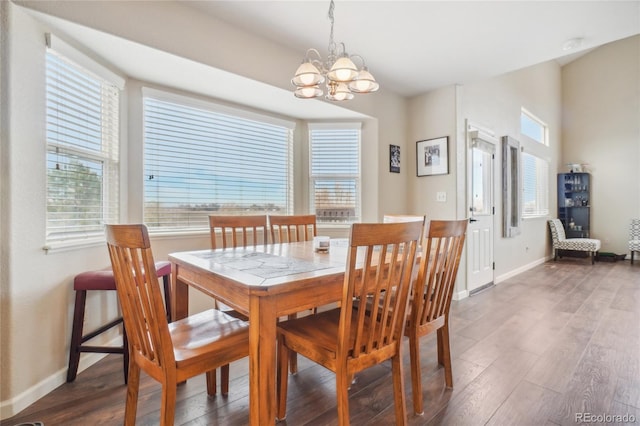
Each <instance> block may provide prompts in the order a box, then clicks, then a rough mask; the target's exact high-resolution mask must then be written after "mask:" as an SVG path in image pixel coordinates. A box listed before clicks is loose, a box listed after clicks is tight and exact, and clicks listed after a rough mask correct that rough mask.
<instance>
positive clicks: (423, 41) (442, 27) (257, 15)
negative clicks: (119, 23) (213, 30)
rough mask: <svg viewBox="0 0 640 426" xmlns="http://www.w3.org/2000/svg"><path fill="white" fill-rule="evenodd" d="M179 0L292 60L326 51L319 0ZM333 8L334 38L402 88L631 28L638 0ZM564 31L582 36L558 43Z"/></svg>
mask: <svg viewBox="0 0 640 426" xmlns="http://www.w3.org/2000/svg"><path fill="white" fill-rule="evenodd" d="M183 3H184V4H188V5H190V6H191V7H194V8H197V9H198V10H200V11H202V12H203V13H206V14H210V15H212V16H216V17H217V18H218V19H221V20H223V21H227V22H229V23H232V24H233V25H235V26H238V27H241V28H244V29H246V30H247V31H250V32H253V33H256V34H259V35H260V36H262V37H265V38H268V39H271V40H272V41H275V42H277V43H279V44H283V45H286V46H289V47H291V48H292V49H295V50H298V51H300V59H301V60H302V58H303V56H304V53H305V51H306V49H308V48H311V47H313V48H316V49H317V50H319V51H320V53H322V54H323V55H326V52H327V45H328V42H329V31H330V21H329V19H328V17H327V12H328V9H329V1H328V0H325V1H190V0H183ZM334 17H335V25H334V27H335V28H334V33H335V35H334V38H335V41H336V42H344V43H345V45H346V49H347V52H349V53H350V54H359V55H361V56H362V57H364V59H365V60H366V63H367V65H368V67H369V70H370V71H371V72H372V73H373V75H374V76H375V77H376V79H377V80H378V81H379V83H380V84H381V86H383V87H385V88H387V89H389V90H392V91H394V92H397V93H399V94H402V95H404V96H413V95H417V94H420V93H424V92H426V91H429V90H432V89H435V88H438V87H443V86H447V85H451V84H465V83H470V82H473V81H477V80H482V79H486V78H489V77H493V76H497V75H500V74H504V73H506V72H510V71H515V70H518V69H521V68H525V67H528V66H531V65H534V64H538V63H541V62H545V61H548V60H552V59H560V60H561V61H562V60H564V61H566V60H568V59H571V58H564V59H562V58H563V57H565V56H566V55H568V54H571V55H575V54H576V53H578V54H579V53H580V52H585V51H586V50H589V49H592V48H594V47H597V46H600V45H602V44H605V43H609V42H612V41H615V40H620V39H623V38H626V37H629V36H632V35H635V34H638V33H640V1H626V2H624V1H610V0H607V1H362V0H361V1H346V0H345V1H342V0H336V2H335V9H334ZM573 38H581V39H582V44H581V45H580V46H578V47H577V48H575V49H573V50H570V51H565V50H563V44H564V43H565V42H566V41H567V40H569V39H573ZM561 63H562V62H561ZM292 72H293V71H292Z"/></svg>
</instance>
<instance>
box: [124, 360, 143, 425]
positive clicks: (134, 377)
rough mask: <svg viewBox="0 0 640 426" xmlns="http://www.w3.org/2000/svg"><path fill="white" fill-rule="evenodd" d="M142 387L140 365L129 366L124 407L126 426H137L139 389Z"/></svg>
mask: <svg viewBox="0 0 640 426" xmlns="http://www.w3.org/2000/svg"><path fill="white" fill-rule="evenodd" d="M139 387H140V366H139V365H138V364H136V363H133V365H130V366H129V379H128V380H127V402H126V405H125V409H124V426H135V424H136V411H137V410H138V389H139Z"/></svg>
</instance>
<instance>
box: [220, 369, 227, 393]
mask: <svg viewBox="0 0 640 426" xmlns="http://www.w3.org/2000/svg"><path fill="white" fill-rule="evenodd" d="M220 389H221V392H222V394H223V395H229V364H225V365H223V366H222V367H220Z"/></svg>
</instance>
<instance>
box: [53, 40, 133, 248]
mask: <svg viewBox="0 0 640 426" xmlns="http://www.w3.org/2000/svg"><path fill="white" fill-rule="evenodd" d="M45 42H46V46H47V49H46V51H45V58H44V63H45V96H46V99H45V117H46V118H45V119H46V121H45V129H46V130H45V132H46V134H45V144H44V145H45V149H44V153H45V157H46V158H45V170H46V173H45V174H46V178H45V193H46V195H47V203H46V204H47V206H46V208H45V210H46V214H45V245H44V247H43V249H44V250H45V251H46V252H47V253H49V252H52V251H56V250H67V249H75V248H82V247H86V246H93V245H98V244H101V243H104V241H105V235H104V225H105V224H106V223H112V222H117V221H119V219H120V215H121V203H120V201H121V200H120V187H119V185H120V176H119V175H120V156H119V155H120V154H119V151H120V144H121V121H120V118H121V114H122V108H121V105H122V91H123V89H124V84H125V80H124V78H122V77H121V76H120V75H118V74H116V73H114V72H113V71H111V70H110V69H108V68H106V67H105V66H103V65H102V64H100V63H98V62H96V61H95V60H94V59H92V58H89V57H88V56H86V55H85V54H83V53H82V52H80V51H79V50H78V49H76V48H75V47H73V46H71V45H69V44H68V43H66V42H64V41H63V40H61V39H60V38H58V37H56V36H55V35H54V34H49V33H47V34H46V36H45ZM54 57H55V58H57V59H55V62H54V60H53V58H54ZM64 68H70V69H71V70H72V71H73V72H74V73H78V74H79V75H80V76H82V77H81V78H86V79H89V80H91V81H93V83H95V84H99V86H100V88H99V90H94V91H93V93H94V94H96V93H98V92H99V96H100V98H99V99H100V108H101V109H100V117H99V121H100V122H99V123H97V122H95V123H94V125H95V126H97V128H100V129H101V130H100V131H99V132H98V133H99V135H100V136H99V139H100V142H99V146H95V147H91V146H82V144H78V143H74V142H73V136H70V133H67V134H66V136H65V132H66V131H64V130H61V129H62V126H63V125H64V122H60V123H58V122H57V118H54V119H53V120H54V121H52V122H50V119H49V117H58V116H59V115H60V116H62V117H69V118H73V119H75V120H78V119H82V118H85V117H87V114H82V113H81V112H78V113H76V114H70V113H68V112H67V113H65V112H63V109H62V108H65V107H68V106H69V104H66V105H60V108H56V107H55V103H53V101H52V99H54V98H51V99H50V98H49V96H50V94H54V96H57V95H56V92H60V89H59V86H58V85H57V83H56V84H53V83H51V84H50V79H51V81H52V82H55V81H57V80H58V79H59V76H58V75H57V74H56V73H58V72H60V71H63V70H64ZM74 80H76V79H71V78H70V79H69V80H67V81H68V82H71V83H73V82H74ZM77 82H78V83H79V82H80V78H78V79H77ZM80 90H81V89H79V88H78V92H76V93H77V94H76V93H73V94H71V95H66V96H64V98H63V100H65V99H66V100H69V101H73V100H74V99H82V97H83V96H86V94H82V93H81V92H80ZM60 93H61V92H60ZM92 118H93V117H92ZM81 129H82V127H80V128H78V129H75V130H81ZM105 129H106V130H105ZM70 130H72V131H75V130H74V129H70ZM50 136H54V137H56V139H50ZM65 137H66V138H67V140H65ZM94 137H95V136H94ZM76 140H78V138H77V136H76ZM52 155H55V156H59V157H57V158H56V159H55V161H56V169H57V165H58V164H60V163H59V159H60V158H64V157H66V158H68V159H69V164H72V161H73V160H72V158H78V159H79V160H80V163H79V164H81V165H82V166H81V167H86V166H87V163H100V165H101V167H100V178H99V182H100V187H101V189H100V190H101V204H100V206H101V207H100V209H99V210H97V211H98V212H99V213H98V214H97V215H96V216H95V218H94V220H98V221H99V222H100V223H99V225H95V226H94V227H92V228H95V229H82V226H81V225H80V224H79V223H69V224H66V225H65V224H64V223H63V224H62V227H61V228H62V229H61V230H57V229H56V228H53V227H52V226H51V220H52V219H51V217H52V214H53V212H52V211H50V207H49V200H50V199H51V194H52V193H55V185H56V183H55V182H54V181H53V180H52V176H51V174H50V170H52V169H50V160H51V156H52ZM81 182H85V181H84V180H82V181H81ZM69 212H71V210H69ZM67 221H68V222H73V220H70V219H68V220H67ZM76 222H77V220H76ZM65 228H66V229H65ZM98 228H99V229H98Z"/></svg>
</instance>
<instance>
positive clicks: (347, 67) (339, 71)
mask: <svg viewBox="0 0 640 426" xmlns="http://www.w3.org/2000/svg"><path fill="white" fill-rule="evenodd" d="M357 75H358V68H356V66H355V64H354V63H353V61H352V60H351V59H349V57H348V56H343V57H341V58H338V60H337V61H336V62H335V63H334V64H333V65H332V66H331V70H329V73H328V74H327V77H328V78H329V79H330V80H333V81H339V82H344V83H348V82H349V81H351V80H353V79H354V78H356V76H357Z"/></svg>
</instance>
